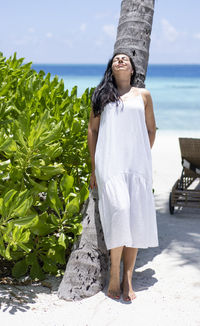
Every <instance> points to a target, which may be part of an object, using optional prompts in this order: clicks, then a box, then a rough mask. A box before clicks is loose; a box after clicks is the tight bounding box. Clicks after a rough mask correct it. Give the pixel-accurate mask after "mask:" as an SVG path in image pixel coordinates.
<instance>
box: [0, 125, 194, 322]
mask: <svg viewBox="0 0 200 326" xmlns="http://www.w3.org/2000/svg"><path fill="white" fill-rule="evenodd" d="M179 136H182V137H194V138H195V137H198V138H200V132H199V133H192V132H164V131H163V132H161V131H158V132H157V139H156V142H155V145H154V148H153V150H152V156H153V175H154V189H155V200H156V208H157V221H158V231H159V247H158V248H150V249H144V250H140V251H139V254H138V257H137V261H136V268H135V272H134V277H133V284H134V289H135V291H136V295H137V298H136V299H135V300H134V301H133V302H132V303H124V302H123V301H122V300H120V301H118V302H116V301H114V300H112V299H110V298H108V297H106V295H105V293H106V289H104V291H103V292H99V293H98V294H97V295H95V296H93V297H91V298H89V299H85V300H82V301H80V302H66V301H64V300H59V299H58V298H57V295H56V291H57V288H58V284H59V282H60V280H59V279H57V280H55V278H50V279H49V282H51V284H52V286H53V288H52V291H50V290H49V289H48V288H45V287H42V286H27V287H20V286H17V287H13V286H12V287H9V286H0V296H1V301H2V304H1V310H0V321H1V325H4V322H5V323H6V325H16V326H18V325H21V324H22V323H24V324H25V323H26V325H30V326H31V325H34V326H35V325H39V326H40V325H48V326H61V325H65V326H86V325H87V326H98V325H100V326H111V325H112V326H121V325H136V326H140V325H142V326H143V325H144V326H147V325H148V326H151V325H152V326H165V325H167V326H168V325H171V326H174V325H176V326H179V325H180V326H186V325H187V326H197V325H200V249H199V248H200V210H194V209H193V210H191V209H185V210H183V211H179V212H177V213H176V214H175V215H173V216H171V215H169V212H168V196H169V191H170V189H171V187H172V185H173V184H174V182H175V181H176V179H177V178H178V177H179V176H180V173H181V157H180V150H179V144H178V137H179ZM13 292H14V293H18V298H15V297H14V296H13ZM9 297H10V298H11V299H9ZM20 300H21V302H20Z"/></svg>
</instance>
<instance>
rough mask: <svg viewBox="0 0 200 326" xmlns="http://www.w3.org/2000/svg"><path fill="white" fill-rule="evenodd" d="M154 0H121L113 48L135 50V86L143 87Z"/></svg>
mask: <svg viewBox="0 0 200 326" xmlns="http://www.w3.org/2000/svg"><path fill="white" fill-rule="evenodd" d="M154 1H155V0H123V1H122V3H121V12H120V19H119V24H118V29H117V38H116V42H115V45H114V50H115V51H117V50H118V49H121V48H127V49H130V50H132V51H133V50H135V56H134V63H135V66H136V78H135V86H136V87H145V84H144V81H145V77H146V71H147V65H148V59H149V46H150V35H151V30H152V23H153V14H154Z"/></svg>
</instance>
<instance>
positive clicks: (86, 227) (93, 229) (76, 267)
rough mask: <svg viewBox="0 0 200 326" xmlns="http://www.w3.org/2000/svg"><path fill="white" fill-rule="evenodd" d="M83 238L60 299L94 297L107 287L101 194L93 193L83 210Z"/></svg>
mask: <svg viewBox="0 0 200 326" xmlns="http://www.w3.org/2000/svg"><path fill="white" fill-rule="evenodd" d="M82 214H83V216H84V218H83V222H82V226H83V231H82V235H81V236H80V237H79V239H78V241H77V243H76V244H75V245H74V248H73V250H72V253H71V255H70V258H69V261H68V263H67V266H66V270H65V274H64V277H63V279H62V282H61V284H60V286H59V289H58V296H59V298H60V299H65V300H68V301H73V300H81V299H83V298H87V297H90V296H92V295H94V294H96V293H98V292H99V291H101V290H102V289H103V288H104V286H105V281H106V275H107V269H108V252H107V249H106V246H105V242H104V236H103V230H102V227H101V222H100V217H99V209H98V191H97V189H95V188H94V189H93V190H92V191H90V194H89V198H88V199H87V201H86V203H85V206H84V207H83V211H82Z"/></svg>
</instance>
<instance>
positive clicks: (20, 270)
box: [12, 259, 28, 278]
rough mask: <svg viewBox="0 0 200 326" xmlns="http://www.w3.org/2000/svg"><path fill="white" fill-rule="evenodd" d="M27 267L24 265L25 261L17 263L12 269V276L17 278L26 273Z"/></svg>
mask: <svg viewBox="0 0 200 326" xmlns="http://www.w3.org/2000/svg"><path fill="white" fill-rule="evenodd" d="M27 270H28V265H27V263H26V259H22V260H20V261H18V262H17V263H16V264H15V265H14V267H13V268H12V276H13V277H15V278H19V277H21V276H23V275H25V274H26V273H27Z"/></svg>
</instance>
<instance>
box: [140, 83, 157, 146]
mask: <svg viewBox="0 0 200 326" xmlns="http://www.w3.org/2000/svg"><path fill="white" fill-rule="evenodd" d="M142 97H143V99H144V104H145V121H146V126H147V131H148V135H149V142H150V146H151V148H152V146H153V144H154V141H155V137H156V122H155V117H154V112H153V102H152V98H151V94H150V92H149V91H148V90H147V89H144V90H143V91H142Z"/></svg>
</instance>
